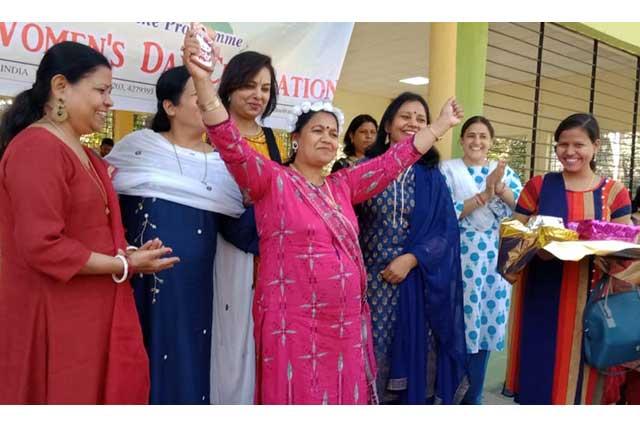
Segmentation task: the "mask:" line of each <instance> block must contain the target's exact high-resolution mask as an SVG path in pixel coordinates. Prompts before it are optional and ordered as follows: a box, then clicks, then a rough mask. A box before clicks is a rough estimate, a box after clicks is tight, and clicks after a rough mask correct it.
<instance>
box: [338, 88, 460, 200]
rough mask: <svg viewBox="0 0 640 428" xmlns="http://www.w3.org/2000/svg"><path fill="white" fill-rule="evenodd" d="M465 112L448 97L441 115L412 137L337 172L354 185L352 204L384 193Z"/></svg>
mask: <svg viewBox="0 0 640 428" xmlns="http://www.w3.org/2000/svg"><path fill="white" fill-rule="evenodd" d="M463 116H464V111H463V109H462V107H461V106H459V105H458V104H457V103H456V101H455V99H454V98H453V97H452V98H449V99H448V100H447V102H446V103H445V104H444V106H443V107H442V110H441V111H440V115H439V116H438V118H437V119H436V120H435V121H434V122H433V123H432V124H431V125H428V126H426V127H425V128H423V129H421V130H420V131H418V133H416V134H415V135H414V136H413V137H409V138H407V139H406V140H404V141H402V142H399V143H397V144H394V145H393V147H391V148H390V149H389V150H387V151H386V152H385V154H383V155H381V156H378V157H376V158H374V159H372V160H370V161H367V162H363V163H361V164H359V165H357V166H355V167H353V168H345V169H343V170H341V171H338V172H337V173H336V174H345V175H346V179H347V182H348V184H349V187H350V188H351V203H352V204H354V205H356V204H359V203H361V202H363V201H366V200H367V199H369V198H372V197H373V196H375V195H377V194H378V193H380V192H382V191H383V190H384V189H385V188H386V187H387V186H388V185H389V183H391V182H392V181H393V180H394V179H395V178H396V177H397V176H398V175H400V173H401V172H402V171H404V170H406V169H407V168H409V167H410V166H411V165H413V164H414V163H415V162H416V161H417V160H418V159H420V157H421V156H422V155H424V154H425V153H427V152H428V151H429V150H431V147H433V144H434V143H435V142H436V141H437V140H439V139H440V137H441V136H442V135H444V134H445V133H446V132H447V131H448V130H449V128H452V127H454V126H456V125H457V124H459V123H460V121H461V119H462V117H463Z"/></svg>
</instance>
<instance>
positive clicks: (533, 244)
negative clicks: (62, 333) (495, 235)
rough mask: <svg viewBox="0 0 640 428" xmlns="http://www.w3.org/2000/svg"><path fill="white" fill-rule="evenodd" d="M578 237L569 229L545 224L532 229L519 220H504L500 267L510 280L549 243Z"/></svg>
mask: <svg viewBox="0 0 640 428" xmlns="http://www.w3.org/2000/svg"><path fill="white" fill-rule="evenodd" d="M577 239H578V234H577V233H576V232H574V231H572V230H569V229H563V228H559V227H555V226H544V225H541V226H539V227H537V228H535V229H532V228H529V227H527V226H525V225H524V224H522V223H520V222H519V221H518V220H509V221H504V222H502V223H501V224H500V251H499V254H498V269H499V271H500V273H501V274H502V275H503V276H504V277H505V278H507V279H508V280H510V278H513V277H514V274H517V273H518V272H520V271H521V270H522V269H523V268H524V267H525V266H526V265H527V263H529V261H531V259H532V258H533V257H534V256H535V255H536V254H537V252H538V250H540V249H542V248H544V247H545V246H546V245H548V244H549V243H551V242H556V241H576V240H577Z"/></svg>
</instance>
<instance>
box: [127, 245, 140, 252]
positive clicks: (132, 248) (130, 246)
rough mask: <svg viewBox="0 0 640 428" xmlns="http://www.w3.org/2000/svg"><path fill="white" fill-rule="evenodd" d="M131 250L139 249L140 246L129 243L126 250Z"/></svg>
mask: <svg viewBox="0 0 640 428" xmlns="http://www.w3.org/2000/svg"><path fill="white" fill-rule="evenodd" d="M129 250H131V251H138V247H136V246H135V245H129V246H127V248H126V251H129Z"/></svg>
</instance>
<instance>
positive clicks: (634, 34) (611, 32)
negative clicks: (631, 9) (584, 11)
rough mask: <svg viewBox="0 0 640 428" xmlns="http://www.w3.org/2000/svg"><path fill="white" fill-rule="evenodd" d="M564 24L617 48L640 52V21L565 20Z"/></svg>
mask: <svg viewBox="0 0 640 428" xmlns="http://www.w3.org/2000/svg"><path fill="white" fill-rule="evenodd" d="M562 25H563V26H565V27H567V28H570V29H572V30H574V31H577V32H579V33H582V34H585V35H587V36H589V37H593V38H594V39H598V40H602V41H604V42H606V43H608V44H610V45H613V46H615V47H617V48H620V49H624V50H626V51H629V52H631V53H634V54H640V22H563V23H562Z"/></svg>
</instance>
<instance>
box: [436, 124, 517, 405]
mask: <svg viewBox="0 0 640 428" xmlns="http://www.w3.org/2000/svg"><path fill="white" fill-rule="evenodd" d="M493 137H494V130H493V127H492V125H491V123H490V122H489V120H487V119H486V118H484V117H482V116H474V117H471V118H470V119H468V120H467V121H466V122H465V124H464V125H463V126H462V131H461V133H460V144H461V145H462V150H463V152H464V155H463V157H462V158H461V159H451V160H448V161H444V162H442V163H441V167H440V168H441V171H442V173H443V175H444V176H445V179H446V181H447V186H448V187H449V191H450V192H451V195H452V199H453V202H454V205H455V210H456V215H457V216H458V221H459V224H460V260H461V263H462V280H463V282H464V321H465V338H466V342H467V362H468V364H469V381H470V386H469V390H468V391H467V393H466V395H465V397H464V399H463V401H462V403H463V404H481V403H482V388H483V384H484V376H485V373H486V369H487V362H488V360H489V353H490V351H503V350H504V349H505V341H506V336H505V329H506V324H507V319H508V315H509V303H510V301H509V299H510V297H511V284H509V283H508V282H507V281H506V280H505V279H504V278H502V276H500V274H499V273H498V272H497V261H498V243H499V226H500V222H501V221H502V220H503V219H505V218H507V217H510V216H511V215H512V213H513V209H514V208H515V204H516V201H517V199H518V196H519V194H520V191H521V190H522V184H521V183H520V179H519V178H518V175H517V174H516V173H515V172H514V171H513V170H512V169H511V168H509V167H508V166H507V165H506V163H505V162H504V161H502V160H501V161H489V160H487V154H488V152H489V149H490V148H491V143H492V140H493Z"/></svg>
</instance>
